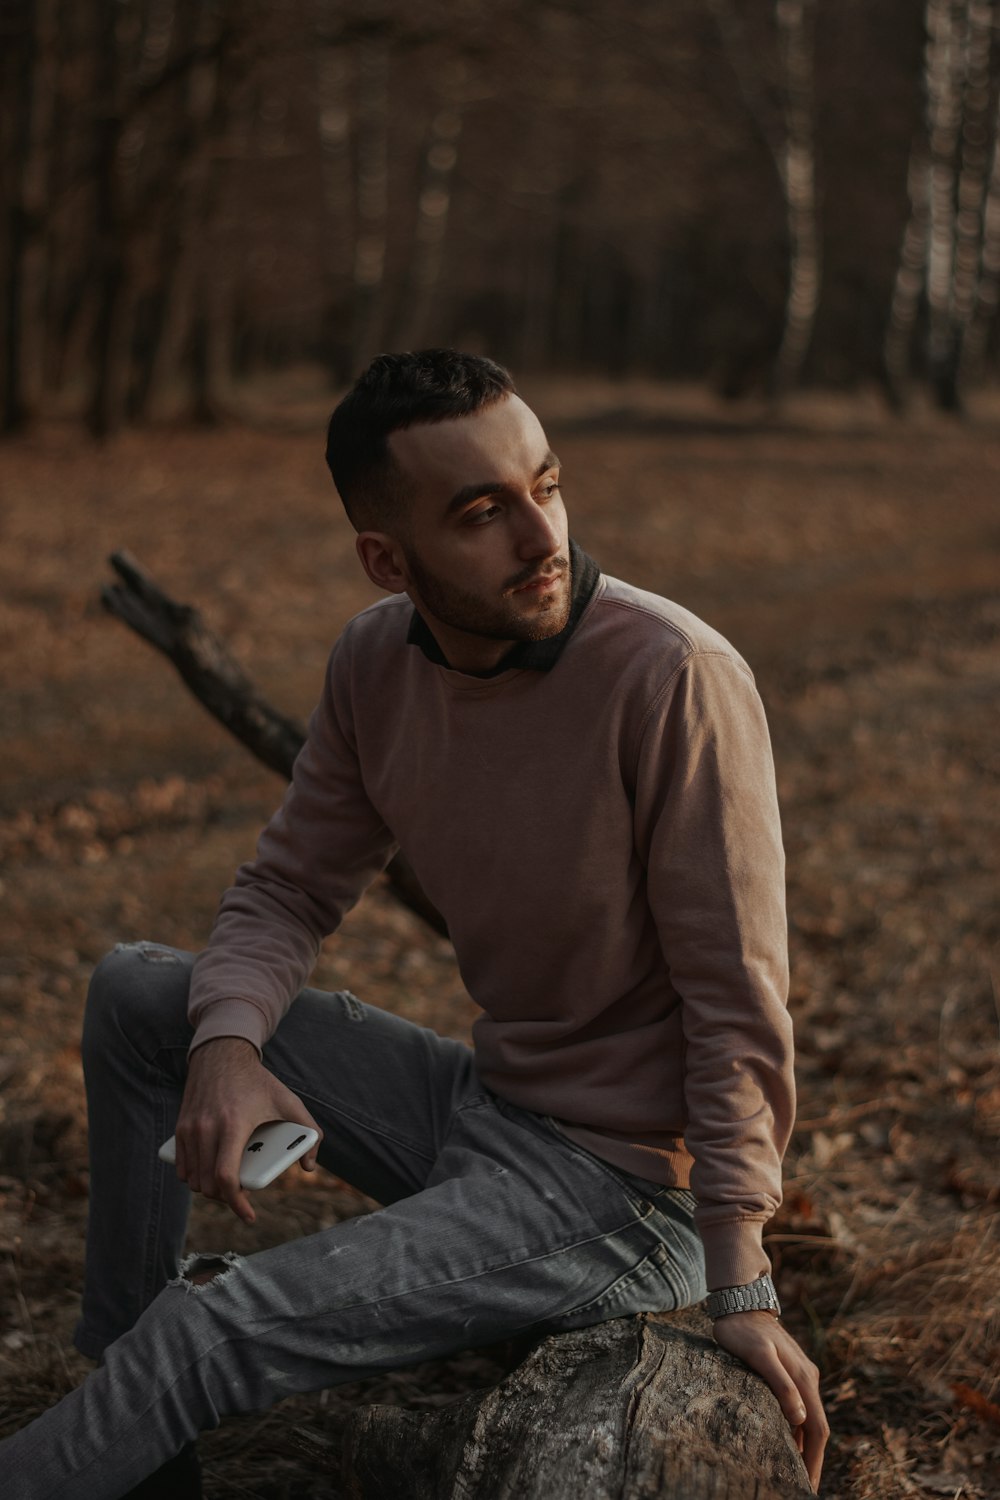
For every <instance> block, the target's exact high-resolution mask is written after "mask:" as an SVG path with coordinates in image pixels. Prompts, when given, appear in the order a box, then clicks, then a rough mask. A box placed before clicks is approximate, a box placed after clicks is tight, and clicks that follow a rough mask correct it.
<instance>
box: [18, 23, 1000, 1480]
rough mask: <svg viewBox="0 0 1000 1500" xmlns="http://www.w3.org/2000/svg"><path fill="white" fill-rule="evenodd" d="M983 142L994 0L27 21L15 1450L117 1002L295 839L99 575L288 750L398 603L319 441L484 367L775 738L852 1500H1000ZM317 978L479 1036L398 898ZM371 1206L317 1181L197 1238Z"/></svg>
mask: <svg viewBox="0 0 1000 1500" xmlns="http://www.w3.org/2000/svg"><path fill="white" fill-rule="evenodd" d="M998 113H1000V0H868V3H862V0H825V3H822V4H821V3H819V0H670V3H667V0H631V3H629V4H627V5H623V4H618V3H613V0H565V3H563V4H557V3H552V0H489V3H487V0H449V3H445V0H410V3H408V4H405V5H404V4H402V3H399V0H397V3H394V4H393V3H389V0H344V3H342V4H335V3H332V0H267V3H265V0H0V195H2V213H0V432H2V435H3V439H4V440H3V441H0V768H2V769H0V1436H3V1435H6V1434H7V1433H8V1432H11V1431H13V1430H15V1429H17V1428H19V1427H21V1426H23V1425H24V1423H25V1422H26V1421H28V1420H29V1419H30V1418H31V1417H32V1416H34V1415H35V1414H36V1413H37V1412H39V1411H41V1410H43V1409H44V1408H45V1407H47V1406H49V1405H51V1404H52V1403H53V1402H54V1401H55V1400H57V1399H58V1398H59V1396H60V1395H61V1394H63V1393H64V1392H65V1391H66V1390H67V1389H69V1388H71V1387H72V1386H73V1385H74V1384H75V1383H77V1382H78V1381H79V1380H80V1379H82V1378H83V1376H84V1374H85V1372H86V1363H85V1362H84V1361H83V1360H82V1358H80V1357H79V1356H77V1355H76V1354H75V1352H74V1351H73V1349H72V1345H71V1335H72V1329H73V1326H74V1323H75V1320H76V1316H77V1309H78V1302H79V1290H80V1285H81V1278H82V1260H83V1231H84V1221H85V1215H86V1209H87V1195H88V1163H87V1138H86V1118H85V1110H84V1104H83V1084H82V1078H81V1067H80V1052H79V1034H80V1020H81V1015H82V1010H83V1003H84V996H85V993H86V987H87V982H88V979H89V976H90V974H91V972H92V970H93V966H94V964H95V963H96V962H97V961H98V960H99V959H100V957H101V956H102V954H103V953H105V952H106V951H107V950H108V948H109V947H111V946H112V945H113V944H114V943H115V942H118V941H131V940H136V939H149V938H151V939H155V940H157V941H161V942H167V943H172V944H175V945H177V946H179V947H185V948H192V949H194V948H198V947H200V946H201V945H202V944H203V943H204V941H205V938H206V936H207V933H208V929H209V926H210V923H211V920H212V917H213V914H214V911H215V908H216V904H217V901H218V898H219V895H220V894H221V892H222V891H223V890H224V889H225V887H226V886H227V885H228V884H229V882H230V880H231V878H232V872H233V870H234V868H235V867H236V866H237V865H238V864H239V863H240V862H241V861H242V860H243V859H246V858H248V857H249V856H250V855H251V854H252V852H253V848H254V843H255V840H256V837H257V834H258V832H259V829H260V827H261V825H262V824H263V822H264V821H265V820H266V819H267V817H268V816H269V815H270V813H271V811H272V810H273V807H274V805H275V803H276V801H277V800H278V798H279V797H280V794H281V784H280V780H279V779H278V778H277V777H275V775H274V774H273V772H271V771H268V770H266V769H265V767H264V766H262V765H260V764H259V763H257V762H254V761H253V760H252V759H251V757H250V756H249V755H248V753H247V752H246V750H245V749H244V748H243V747H242V746H240V745H238V744H237V743H236V742H235V741H234V740H233V739H232V738H231V737H230V736H229V735H228V734H227V733H226V731H225V730H224V729H223V728H222V727H221V726H220V725H219V724H218V723H216V722H214V721H213V720H211V719H209V718H208V716H207V715H206V714H205V713H204V711H203V710H202V709H201V707H200V706H199V705H198V704H197V703H195V702H194V700H193V698H191V696H190V695H189V694H188V693H186V691H185V690H184V688H183V687H182V686H181V685H180V684H179V683H178V681H177V679H176V676H175V674H174V673H173V672H172V671H171V670H170V669H169V668H168V667H167V666H166V665H165V664H164V663H163V662H162V661H161V660H159V659H156V658H155V657H154V656H153V655H152V654H151V653H149V651H148V650H147V649H146V648H145V647H144V646H143V645H141V644H140V643H139V642H138V641H137V639H136V637H135V636H134V635H133V634H131V633H130V632H128V631H126V630H124V629H122V628H121V626H120V625H118V624H116V623H114V622H113V621H112V620H111V619H110V618H109V617H108V615H107V613H106V612H105V611H104V610H103V609H102V606H101V602H100V590H101V584H102V582H103V581H104V580H105V578H106V576H107V572H106V563H105V560H106V558H107V557H108V555H109V553H111V552H113V551H116V550H118V549H122V548H125V549H129V550H130V551H131V552H132V553H133V554H135V555H136V556H137V557H138V558H139V560H140V562H141V563H143V564H144V565H145V566H146V568H147V569H148V570H149V572H150V573H151V574H152V575H153V576H154V578H155V579H156V580H157V581H158V582H159V583H161V584H162V585H163V586H164V587H165V588H166V589H167V590H168V591H169V592H170V593H171V594H172V595H173V596H174V597H176V598H178V599H180V600H183V601H185V602H190V603H191V604H194V605H198V606H200V607H202V608H203V610H204V613H205V616H206V618H207V620H208V623H209V624H210V625H211V626H212V628H214V629H216V630H217V631H219V632H220V634H221V635H222V637H223V638H224V639H225V641H226V642H227V643H228V645H229V646H230V647H231V648H232V650H233V652H234V653H235V654H236V656H237V657H238V658H239V659H240V661H241V662H242V663H243V664H244V665H245V666H246V668H247V669H248V671H249V672H250V673H252V675H253V677H254V680H255V682H257V683H259V685H260V687H261V689H262V691H263V692H264V693H265V694H266V695H267V697H268V698H269V699H270V700H271V701H272V702H273V703H274V704H275V706H276V707H277V708H278V709H279V710H281V711H282V712H287V713H288V714H291V715H294V716H295V717H297V718H298V719H300V720H302V721H304V720H305V718H306V717H307V715H308V713H309V711H310V709H311V708H312V705H313V704H314V702H315V700H316V697H317V695H318V692H319V687H320V683H321V680H322V675H323V670H324V664H325V660H326V656H327V653H328V650H329V646H330V643H331V641H332V640H333V639H334V638H335V637H336V635H337V633H338V632H339V630H340V629H341V628H342V627H343V625H344V623H345V622H346V621H347V620H348V619H349V618H350V617H351V616H352V615H353V614H354V613H356V612H357V611H358V610H360V609H362V608H364V607H365V606H366V605H367V604H369V603H370V602H371V600H372V597H373V591H372V589H371V587H370V586H369V585H368V583H367V580H366V579H365V578H364V577H363V575H362V574H361V571H360V569H359V568H358V566H357V558H356V555H355V551H354V534H353V532H352V530H351V528H350V526H349V524H348V522H347V520H346V518H345V517H344V515H343V514H342V513H341V510H340V507H339V506H338V505H337V503H336V497H335V496H334V495H333V493H332V491H331V487H330V480H329V475H328V474H327V472H326V470H325V466H324V464H323V456H322V455H323V429H324V422H325V418H326V417H327V415H328V414H329V410H330V407H331V405H332V403H333V400H334V399H335V396H336V393H337V392H338V391H340V390H342V389H343V387H344V385H345V384H346V382H347V381H348V380H349V379H350V378H351V377H352V376H353V375H354V374H355V373H356V372H357V371H358V370H359V369H360V368H361V367H362V366H363V365H364V364H365V363H366V362H367V360H368V359H369V358H370V356H371V355H373V354H374V353H375V352H377V351H378V350H379V349H384V348H399V347H403V346H407V345H410V346H420V345H423V344H444V343H454V344H458V345H462V346H466V347H472V348H474V349H479V350H482V351H483V352H486V353H489V354H492V355H494V356H496V357H498V358H500V359H502V360H505V361H507V362H509V364H510V365H511V367H512V369H513V370H514V372H515V374H516V376H517V379H518V383H519V387H520V389H521V390H522V391H523V393H524V395H525V397H526V399H527V400H528V401H529V402H530V403H531V404H532V406H533V407H534V408H535V410H537V411H538V413H539V415H540V417H541V418H542V420H543V422H544V424H545V426H546V430H547V432H548V434H549V436H550V438H551V439H552V441H553V442H554V443H555V445H556V446H557V447H558V451H559V453H560V454H561V456H562V459H563V463H564V470H563V473H564V479H565V486H566V493H567V500H568V504H569V506H570V511H571V517H572V526H573V534H574V536H575V537H576V539H577V540H578V541H579V542H580V543H581V545H582V546H584V547H585V548H586V549H587V550H588V551H589V552H591V553H592V554H593V555H594V556H595V557H596V558H597V560H598V561H599V562H600V564H601V565H602V567H603V568H604V569H605V570H606V571H607V572H608V573H611V574H614V575H616V576H619V577H623V578H627V579H629V580H630V581H631V582H633V583H635V584H637V585H638V586H639V587H643V588H648V589H652V590H653V591H655V592H657V593H660V594H664V595H667V596H668V597H670V598H674V599H677V600H679V601H680V602H681V603H682V604H684V605H686V606H687V607H689V608H691V609H693V610H694V611H695V612H696V613H698V614H700V615H702V616H703V617H704V618H706V619H707V620H708V621H709V622H710V623H711V624H712V625H714V626H716V627H717V628H718V629H720V630H721V631H722V632H723V633H724V634H725V635H727V636H728V637H729V638H730V639H731V640H732V641H733V643H734V645H735V646H736V647H737V649H739V650H740V651H741V652H742V653H743V654H744V655H745V656H746V657H747V659H748V660H749V661H750V663H751V665H752V666H753V669H754V672H755V674H756V677H757V681H758V684H759V686H760V690H761V693H762V696H763V698H764V702H765V704H766V707H767V713H768V720H769V723H770V726H771V733H772V740H773V744H774V751H775V762H776V768H777V774H778V787H779V796H780V800H781V805H782V816H783V823H784V832H785V841H786V847H787V852H788V912H789V937H790V947H791V960H792V976H793V977H792V990H791V1007H792V1011H793V1014H794V1019H795V1026H796V1036H797V1077H798V1083H799V1098H800V1103H799V1118H798V1122H797V1125H796V1130H795V1135H794V1137H793V1140H792V1144H791V1148H790V1150H789V1153H788V1156H787V1159H786V1172H785V1202H784V1204H783V1206H782V1208H781V1210H780V1211H779V1213H778V1215H777V1216H776V1217H775V1219H774V1220H773V1221H772V1222H771V1224H770V1225H769V1226H768V1237H767V1248H768V1252H769V1254H770V1256H771V1257H772V1260H773V1262H774V1266H775V1275H776V1278H777V1281H778V1285H779V1290H780V1293H781V1297H782V1302H783V1304H784V1305H785V1307H786V1322H787V1324H788V1326H789V1327H790V1328H791V1329H792V1330H793V1331H794V1333H795V1334H796V1336H797V1337H798V1338H799V1339H801V1341H802V1342H803V1344H804V1346H805V1347H806V1348H807V1350H808V1352H809V1353H810V1355H811V1356H812V1357H813V1358H814V1359H816V1361H817V1362H818V1364H819V1365H820V1367H821V1371H822V1375H823V1394H824V1399H825V1401H826V1403H827V1407H828V1410H829V1412H830V1417H831V1424H832V1428H833V1436H832V1440H831V1446H830V1452H829V1457H828V1461H827V1466H826V1473H825V1479H824V1488H823V1493H824V1497H825V1500H896V1497H916V1500H934V1497H941V1496H943V1497H947V1500H997V1496H1000V1238H998V1234H997V1229H998V1227H1000V1214H998V1210H1000V1178H998V1173H997V1162H998V1147H997V1142H998V1135H1000V983H998V974H997V955H998V952H1000V909H998V903H997V891H998V888H1000V799H998V796H997V789H998V785H1000V755H998V738H997V713H996V709H997V703H998V702H1000V650H998V645H1000V590H998V579H1000V565H998V556H997V554H998V550H1000V512H998V507H997V498H996V497H997V495H998V493H1000V421H998V420H997V418H998V412H1000V380H998V374H1000V371H998V361H1000V320H998V317H997V309H998V296H1000V134H998ZM95 439H100V441H95ZM317 983H319V984H321V985H324V986H326V987H328V988H341V987H350V988H352V989H355V990H356V991H357V992H358V993H359V994H360V995H362V997H363V998H364V999H365V1000H367V1001H370V1002H372V1003H374V1004H377V1005H383V1006H385V1007H387V1008H390V1009H392V1010H393V1011H395V1012H396V1013H398V1014H400V1015H404V1016H407V1017H409V1018H410V1019H413V1020H415V1021H417V1022H419V1023H420V1024H426V1025H430V1026H433V1027H435V1028H436V1029H437V1030H439V1031H441V1032H443V1033H445V1034H448V1035H452V1036H456V1037H460V1038H467V1037H468V1034H469V1027H470V1024H471V1021H472V1017H473V1015H474V1013H475V1012H474V1007H473V1005H472V1003H471V1001H470V999H469V997H468V995H467V994H466V993H465V990H464V988H463V986H462V983H461V977H460V975H459V973H458V968H457V964H456V961H455V957H454V953H453V951H452V949H451V948H450V945H449V944H448V943H447V941H445V940H444V939H442V938H439V937H438V936H436V935H435V934H434V933H432V932H431V931H430V929H429V928H427V927H426V925H425V924H424V923H422V922H420V921H419V920H418V918H416V917H415V916H413V915H412V913H410V912H407V911H406V910H404V909H403V907H401V906H400V905H399V904H398V903H397V902H396V901H395V900H394V899H393V898H392V897H391V895H390V894H389V893H388V892H387V889H386V888H385V886H384V885H382V884H377V885H376V886H375V887H374V888H373V889H372V890H371V892H369V893H368V894H367V895H366V897H365V899H364V901H362V902H361V903H359V905H358V906H357V907H356V908H355V910H354V911H352V912H351V913H350V915H349V917H348V919H347V921H346V922H345V924H344V926H343V928H342V929H341V930H340V931H339V932H338V933H337V934H336V935H335V938H334V939H333V940H332V941H331V942H330V943H329V944H328V945H326V946H325V947H324V951H323V954H322V956H321V959H320V963H319V966H318V968H317ZM372 1206H373V1205H372V1204H371V1203H370V1202H368V1200H363V1199H361V1198H360V1196H359V1195H358V1194H356V1193H354V1192H353V1190H351V1189H350V1188H349V1187H348V1186H347V1185H344V1184H338V1183H336V1182H335V1181H331V1179H330V1178H329V1177H328V1176H327V1175H326V1174H317V1176H316V1180H313V1179H311V1178H301V1177H298V1176H295V1175H294V1174H292V1173H289V1174H287V1175H286V1177H285V1178H283V1179H282V1180H281V1182H280V1184H278V1185H275V1186H274V1187H273V1188H271V1189H269V1190H268V1192H267V1193H266V1194H261V1195H260V1197H259V1200H258V1204H257V1208H258V1214H259V1218H258V1224H257V1226H256V1227H255V1228H254V1229H253V1230H249V1229H246V1227H245V1226H241V1225H239V1224H235V1222H234V1221H232V1219H231V1215H229V1214H228V1213H227V1212H226V1211H224V1210H222V1209H221V1208H219V1206H218V1205H215V1204H211V1203H207V1202H205V1201H202V1202H199V1203H198V1204H196V1207H195V1214H194V1222H193V1228H192V1236H193V1239H192V1243H194V1244H197V1245H198V1246H199V1247H201V1248H206V1249H217V1250H225V1249H236V1250H238V1251H241V1252H245V1251H250V1250H252V1249H255V1248H260V1247H261V1246H262V1245H265V1244H272V1243H277V1242H278V1241H280V1240H282V1239H286V1238H287V1237H288V1236H289V1235H290V1234H293V1233H297V1232H301V1233H306V1232H311V1231H313V1230H321V1229H324V1228H327V1227H328V1226H330V1225H332V1224H333V1223H335V1222H336V1221H338V1220H340V1219H343V1218H345V1217H348V1216H350V1215H352V1214H356V1213H362V1212H367V1211H369V1210H370V1209H371V1208H372ZM502 1367H503V1366H502V1352H501V1353H497V1351H492V1352H491V1351H472V1352H468V1353H466V1354H463V1355H461V1356H459V1357H458V1358H456V1359H455V1360H451V1361H439V1362H436V1363H435V1364H434V1365H422V1366H419V1367H416V1368H412V1369H403V1370H397V1371H391V1372H388V1373H387V1374H386V1375H385V1376H384V1377H382V1378H379V1379H376V1380H373V1381H369V1382H365V1383H363V1384H361V1385H360V1386H352V1387H346V1388H338V1389H337V1390H334V1391H323V1392H321V1393H319V1394H318V1395H317V1396H315V1397H302V1398H297V1399H296V1400H295V1401H292V1402H288V1403H282V1405H281V1407H279V1408H278V1409H276V1410H275V1411H274V1412H272V1413H270V1414H268V1415H267V1416H266V1417H261V1418H253V1419H247V1420H246V1421H239V1422H227V1423H224V1424H223V1426H222V1427H221V1428H220V1429H219V1431H218V1432H216V1433H214V1434H211V1435H209V1436H208V1437H207V1438H206V1439H205V1440H204V1444H203V1446H204V1452H205V1462H206V1472H207V1486H206V1493H207V1494H208V1495H209V1496H211V1497H212V1500H224V1497H230V1496H233V1495H239V1496H245V1497H252V1496H256V1497H259V1500H320V1497H322V1500H338V1496H339V1494H340V1490H339V1489H338V1483H337V1481H336V1480H335V1479H332V1478H331V1470H332V1469H333V1468H335V1462H336V1454H337V1452H338V1451H339V1445H340V1440H341V1437H342V1434H343V1431H344V1426H345V1423H346V1422H347V1421H348V1420H349V1419H350V1417H351V1415H352V1413H353V1412H354V1411H356V1409H357V1406H358V1405H359V1404H360V1403H364V1402H372V1401H376V1402H390V1403H399V1404H403V1405H406V1406H408V1407H410V1408H412V1409H414V1410H419V1409H421V1407H426V1406H431V1407H433V1406H435V1405H440V1404H444V1403H447V1402H448V1401H450V1400H451V1399H453V1398H454V1397H455V1396H456V1395H458V1394H462V1393H464V1392H467V1391H468V1390H469V1389H471V1388H473V1387H475V1386H477V1385H482V1384H489V1383H491V1382H493V1381H495V1380H496V1379H497V1378H498V1376H499V1373H500V1371H501V1369H502ZM303 1434H305V1439H303ZM303 1444H304V1445H303ZM0 1487H2V1485H0Z"/></svg>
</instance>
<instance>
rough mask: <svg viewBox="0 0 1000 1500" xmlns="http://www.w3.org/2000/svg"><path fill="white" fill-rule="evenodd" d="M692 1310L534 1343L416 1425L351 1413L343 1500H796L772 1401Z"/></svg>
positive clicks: (412, 1413) (798, 1480) (805, 1488)
mask: <svg viewBox="0 0 1000 1500" xmlns="http://www.w3.org/2000/svg"><path fill="white" fill-rule="evenodd" d="M709 1327H710V1325H709V1322H708V1319H707V1318H706V1317H705V1315H704V1314H703V1313H701V1312H699V1311H696V1310H689V1311H687V1312H684V1313H672V1314H655V1315H654V1314H646V1315H641V1316H638V1317H631V1318H616V1319H614V1320H612V1321H610V1322H607V1323H599V1324H596V1325H595V1326H593V1327H591V1328H583V1329H579V1330H576V1331H574V1332H572V1333H562V1334H556V1335H553V1336H551V1337H549V1338H546V1339H545V1340H543V1342H542V1343H540V1344H539V1345H538V1346H537V1347H536V1348H535V1350H534V1351H533V1352H532V1353H531V1354H530V1355H529V1356H528V1357H527V1359H525V1360H524V1361H523V1363H522V1364H520V1365H519V1366H518V1367H517V1368H516V1369H515V1370H513V1371H512V1372H511V1373H510V1374H509V1375H508V1376H507V1377H506V1378H505V1379H504V1380H502V1381H501V1382H500V1384H499V1385H497V1386H495V1387H493V1389H492V1390H489V1391H487V1392H485V1393H478V1392H477V1393H476V1394H474V1395H471V1396H467V1397H464V1398H462V1399H461V1400H459V1401H456V1402H455V1403H453V1404H452V1405H451V1406H447V1407H444V1408H441V1407H437V1408H434V1409H432V1410H430V1411H427V1412H421V1411H419V1410H413V1409H403V1408H400V1407H392V1406H371V1407H366V1408H362V1409H360V1410H359V1411H358V1412H357V1413H356V1414H355V1415H353V1416H352V1417H351V1418H350V1420H349V1421H348V1424H347V1428H346V1433H345V1439H344V1446H343V1474H342V1484H343V1487H344V1491H345V1493H346V1494H347V1495H349V1496H350V1497H351V1500H385V1497H386V1496H389V1495H391V1496H393V1500H397V1497H398V1500H654V1497H655V1500H798V1497H800V1496H801V1497H803V1500H804V1497H806V1496H811V1495H812V1493H813V1491H812V1489H811V1487H810V1485H809V1481H808V1478H807V1477H806V1472H805V1467H804V1465H803V1463H802V1459H801V1457H800V1456H799V1453H798V1450H797V1448H796V1446H795V1442H794V1440H793V1438H792V1435H791V1432H790V1430H789V1427H788V1424H787V1422H786V1421H785V1419H784V1417H783V1415H782V1413H781V1408H780V1407H779V1405H778V1403H777V1401H776V1399H775V1397H774V1396H773V1395H772V1393H771V1391H770V1390H769V1389H768V1387H767V1386H766V1385H765V1384H764V1382H763V1381H762V1380H761V1379H760V1377H759V1376H757V1375H754V1374H753V1373H752V1372H751V1371H750V1370H748V1369H747V1368H746V1366H745V1365H743V1364H742V1363H741V1362H740V1361H739V1360H738V1359H735V1358H734V1357H733V1356H732V1355H730V1354H727V1353H726V1352H725V1351H724V1350H723V1349H720V1348H719V1346H718V1345H717V1344H716V1343H715V1342H714V1340H713V1339H712V1338H711V1337H710V1335H709V1332H708V1330H709Z"/></svg>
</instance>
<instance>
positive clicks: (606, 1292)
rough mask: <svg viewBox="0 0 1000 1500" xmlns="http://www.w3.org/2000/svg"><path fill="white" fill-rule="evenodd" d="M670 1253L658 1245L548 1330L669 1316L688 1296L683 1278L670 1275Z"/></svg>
mask: <svg viewBox="0 0 1000 1500" xmlns="http://www.w3.org/2000/svg"><path fill="white" fill-rule="evenodd" d="M669 1259H670V1255H669V1251H668V1249H667V1246H666V1245H663V1244H658V1245H656V1246H655V1247H654V1248H653V1249H652V1250H650V1251H649V1253H648V1254H647V1255H644V1256H643V1257H642V1259H641V1260H638V1261H637V1262H636V1264H635V1265H634V1266H631V1267H630V1268H629V1269H628V1270H627V1271H624V1272H623V1273H622V1274H621V1275H620V1276H618V1277H616V1278H615V1280H613V1281H612V1282H611V1283H610V1284H609V1285H608V1286H606V1287H605V1288H604V1289H603V1291H601V1292H599V1293H598V1294H597V1296H596V1297H591V1298H590V1300H589V1301H587V1302H583V1303H581V1304H580V1305H579V1306H578V1307H574V1308H571V1309H570V1311H569V1312H566V1313H562V1314H561V1315H560V1316H559V1317H557V1318H553V1319H552V1320H551V1322H550V1323H549V1324H547V1325H546V1326H548V1327H551V1329H552V1330H553V1331H554V1332H555V1331H559V1330H566V1329H570V1328H587V1327H589V1326H590V1325H591V1324H593V1323H605V1322H607V1320H608V1319H609V1318H625V1317H629V1316H631V1315H633V1314H635V1313H641V1312H670V1311H672V1310H673V1309H674V1308H677V1307H681V1306H683V1305H684V1303H685V1301H686V1298H687V1292H686V1287H685V1284H684V1280H683V1278H680V1279H678V1278H677V1277H675V1276H672V1275H671V1274H670V1267H669Z"/></svg>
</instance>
